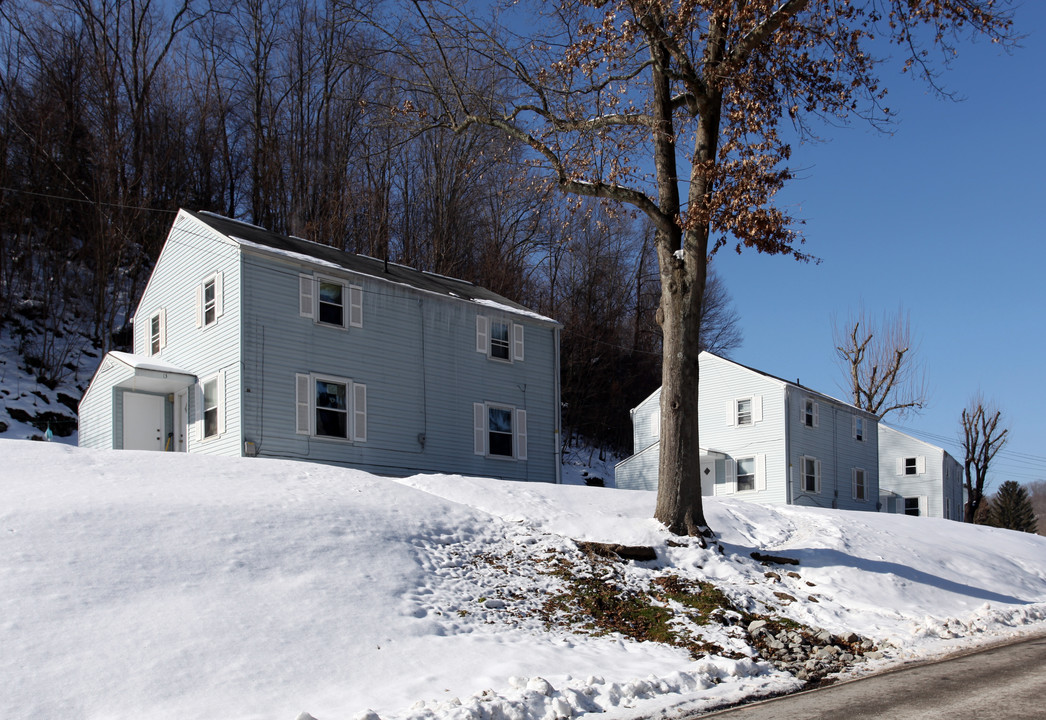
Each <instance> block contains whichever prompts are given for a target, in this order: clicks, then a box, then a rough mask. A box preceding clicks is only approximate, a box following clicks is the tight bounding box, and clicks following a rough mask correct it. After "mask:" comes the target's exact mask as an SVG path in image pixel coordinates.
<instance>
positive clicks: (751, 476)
mask: <svg viewBox="0 0 1046 720" xmlns="http://www.w3.org/2000/svg"><path fill="white" fill-rule="evenodd" d="M748 490H755V458H741V459H740V460H738V461H737V492H745V491H748Z"/></svg>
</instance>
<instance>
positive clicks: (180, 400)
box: [174, 390, 189, 452]
mask: <svg viewBox="0 0 1046 720" xmlns="http://www.w3.org/2000/svg"><path fill="white" fill-rule="evenodd" d="M188 437H189V391H188V390H182V391H181V392H179V393H177V394H176V395H175V396H174V451H175V452H187V451H188V449H189V447H188V445H187V439H188Z"/></svg>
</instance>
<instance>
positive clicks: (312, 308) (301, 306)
mask: <svg viewBox="0 0 1046 720" xmlns="http://www.w3.org/2000/svg"><path fill="white" fill-rule="evenodd" d="M298 314H299V315H301V316H302V317H307V318H314V317H315V316H316V279H315V278H314V277H313V276H312V275H307V274H305V273H301V274H300V275H298Z"/></svg>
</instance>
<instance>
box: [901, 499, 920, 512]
mask: <svg viewBox="0 0 1046 720" xmlns="http://www.w3.org/2000/svg"><path fill="white" fill-rule="evenodd" d="M904 514H905V515H915V516H918V515H919V498H917V497H906V498H905V499H904Z"/></svg>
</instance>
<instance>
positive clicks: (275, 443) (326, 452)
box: [242, 249, 558, 482]
mask: <svg viewBox="0 0 1046 720" xmlns="http://www.w3.org/2000/svg"><path fill="white" fill-rule="evenodd" d="M314 272H319V273H320V274H321V275H324V276H329V277H334V278H337V279H341V280H344V281H346V283H347V284H349V285H358V286H361V287H362V289H363V326H362V327H347V328H338V327H330V326H325V325H322V324H319V323H317V322H315V321H314V320H313V319H312V318H308V317H302V316H301V315H300V313H299V275H300V273H306V274H314ZM243 278H244V281H243V286H242V301H243V303H242V304H243V341H244V342H243V346H244V356H243V368H244V375H243V398H244V405H243V423H244V425H243V435H244V439H245V440H248V441H251V442H254V443H255V444H256V446H257V448H258V454H259V455H260V456H263V457H285V458H301V459H309V460H313V461H317V462H323V463H330V464H340V465H347V466H351V467H357V468H360V469H365V470H369V471H372V472H378V473H387V474H391V475H405V474H410V473H414V472H448V473H459V474H471V475H482V476H487V477H501V478H507V479H516V480H539V481H546V482H555V480H556V468H557V466H556V463H557V457H558V456H557V445H558V435H557V432H558V398H557V397H556V384H555V367H556V365H555V362H556V357H555V355H556V326H555V325H554V324H552V323H548V322H542V321H536V320H530V319H529V318H527V317H524V316H522V315H520V314H516V313H504V314H502V313H499V312H498V311H497V310H494V309H492V308H486V307H484V306H481V305H477V304H475V303H472V302H466V301H464V300H455V299H452V298H451V299H448V298H445V297H440V296H437V295H434V294H430V293H424V292H419V291H417V290H415V289H414V288H411V287H408V286H404V285H402V284H396V283H391V282H386V281H383V280H381V279H378V278H373V277H370V276H367V275H358V274H354V273H351V272H348V271H344V270H338V269H334V268H327V267H322V268H320V267H315V266H312V265H310V264H308V263H305V262H300V261H298V260H296V259H294V258H290V257H278V256H273V255H271V254H268V253H264V252H256V251H254V250H250V249H244V251H243ZM477 314H485V315H488V316H491V317H497V318H503V319H507V320H509V321H511V322H514V323H520V324H523V325H524V359H523V360H522V361H517V362H512V363H507V362H500V361H495V360H490V359H488V358H487V356H486V355H484V354H480V353H478V352H477V351H476V316H477ZM299 373H300V374H308V373H313V374H317V375H325V376H330V377H335V378H344V379H346V380H349V381H352V382H353V383H360V384H363V385H365V386H366V388H367V390H366V394H367V439H366V441H364V442H352V441H348V440H339V439H329V438H320V437H314V436H310V435H304V434H298V433H296V431H295V430H296V428H295V376H296V374H299ZM482 402H489V403H495V404H502V405H506V406H511V407H513V408H517V409H522V410H526V413H527V459H525V460H517V459H503V458H488V457H485V456H479V455H476V454H474V452H473V449H474V437H473V403H482Z"/></svg>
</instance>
